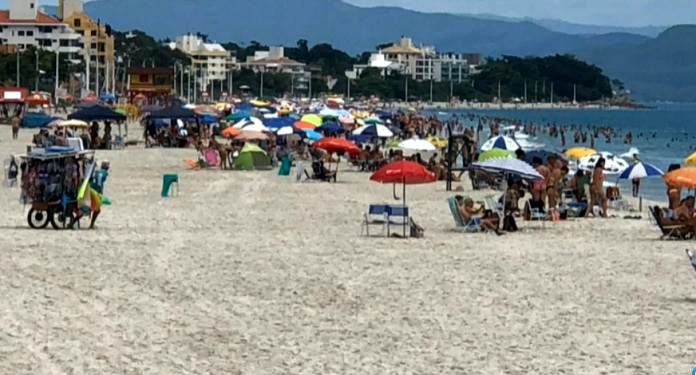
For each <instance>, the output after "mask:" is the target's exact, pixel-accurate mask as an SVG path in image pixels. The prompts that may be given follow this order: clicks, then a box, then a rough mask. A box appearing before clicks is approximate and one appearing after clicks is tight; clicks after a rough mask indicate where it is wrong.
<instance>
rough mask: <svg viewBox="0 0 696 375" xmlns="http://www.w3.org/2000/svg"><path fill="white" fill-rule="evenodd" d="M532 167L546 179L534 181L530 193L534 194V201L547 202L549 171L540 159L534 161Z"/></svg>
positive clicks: (536, 158)
mask: <svg viewBox="0 0 696 375" xmlns="http://www.w3.org/2000/svg"><path fill="white" fill-rule="evenodd" d="M532 166H533V167H534V169H536V171H537V172H539V174H540V175H541V176H542V177H543V178H544V179H543V180H540V181H534V183H533V184H532V189H531V191H530V193H532V199H534V200H537V201H542V202H543V201H545V200H546V180H547V179H548V177H549V169H548V168H547V167H546V166H544V162H543V160H541V158H540V157H535V158H534V159H532Z"/></svg>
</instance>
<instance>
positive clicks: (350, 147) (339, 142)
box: [312, 138, 360, 155]
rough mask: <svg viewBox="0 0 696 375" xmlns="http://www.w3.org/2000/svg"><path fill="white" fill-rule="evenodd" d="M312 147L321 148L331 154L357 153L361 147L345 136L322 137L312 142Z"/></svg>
mask: <svg viewBox="0 0 696 375" xmlns="http://www.w3.org/2000/svg"><path fill="white" fill-rule="evenodd" d="M312 147H314V148H320V149H322V150H325V151H326V152H328V153H330V154H333V153H340V152H343V153H346V154H349V155H356V154H359V153H360V147H358V146H357V145H356V144H355V143H353V142H350V141H348V140H347V139H343V138H322V139H320V140H318V141H316V142H314V143H312Z"/></svg>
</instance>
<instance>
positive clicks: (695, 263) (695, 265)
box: [686, 249, 696, 271]
mask: <svg viewBox="0 0 696 375" xmlns="http://www.w3.org/2000/svg"><path fill="white" fill-rule="evenodd" d="M686 256H687V257H689V263H691V268H693V269H694V271H696V257H694V254H693V253H692V252H691V250H689V249H686Z"/></svg>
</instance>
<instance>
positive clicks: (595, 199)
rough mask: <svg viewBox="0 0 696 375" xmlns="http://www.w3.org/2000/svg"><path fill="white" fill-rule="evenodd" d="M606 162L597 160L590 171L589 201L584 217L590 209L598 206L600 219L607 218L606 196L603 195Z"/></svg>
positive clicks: (601, 159)
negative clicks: (600, 212) (600, 213)
mask: <svg viewBox="0 0 696 375" xmlns="http://www.w3.org/2000/svg"><path fill="white" fill-rule="evenodd" d="M605 163H606V160H604V158H599V159H598V160H597V163H596V164H595V167H594V170H593V171H592V182H591V183H590V197H591V201H590V204H589V205H588V206H589V207H588V210H587V212H586V213H585V216H588V215H589V213H590V211H592V207H594V205H595V204H599V206H600V208H601V210H602V217H607V196H606V194H605V193H604V164H605Z"/></svg>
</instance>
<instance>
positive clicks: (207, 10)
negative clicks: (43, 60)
mask: <svg viewBox="0 0 696 375" xmlns="http://www.w3.org/2000/svg"><path fill="white" fill-rule="evenodd" d="M124 9H137V12H136V11H128V12H124V11H123V10H124ZM85 11H86V12H87V13H88V14H89V15H91V16H92V17H96V18H100V19H101V20H102V21H103V22H108V23H110V24H111V25H112V26H113V27H114V28H116V29H118V30H128V29H141V30H143V31H145V32H147V33H149V34H151V35H154V36H155V37H158V38H166V37H169V38H172V37H174V36H176V35H179V34H183V33H186V32H201V33H204V34H208V35H209V36H210V38H211V39H213V40H218V41H237V42H249V41H251V40H257V41H260V42H262V43H265V44H284V45H288V44H290V45H294V44H295V43H296V42H297V40H298V39H307V40H309V41H310V43H312V44H314V43H320V42H328V43H331V44H333V45H334V46H336V47H338V48H341V49H343V50H346V51H348V52H350V53H358V52H362V51H366V50H372V49H374V47H375V46H376V45H377V44H380V43H385V42H391V41H396V40H398V39H399V37H400V36H401V35H408V36H411V37H412V38H413V40H414V41H415V42H417V43H423V44H427V45H434V46H436V47H437V48H438V50H440V51H454V52H479V53H482V54H484V55H491V56H498V55H500V54H514V55H546V54H551V53H556V52H560V51H567V50H576V49H582V48H587V47H589V46H605V45H607V44H606V43H607V41H606V40H604V39H603V38H598V39H593V37H589V36H578V35H569V34H564V33H557V32H553V31H550V30H548V29H547V28H544V27H542V26H539V25H537V24H534V23H532V22H526V21H522V22H506V21H496V20H484V19H480V18H475V17H465V16H457V15H452V14H436V13H434V14H426V13H419V12H415V11H410V10H405V9H402V8H394V7H376V8H361V7H356V6H353V5H350V4H347V3H345V2H342V1H340V0H293V1H287V0H254V1H248V0H226V1H219V0H97V1H92V2H88V3H87V4H85ZM608 42H609V43H610V44H612V45H613V44H615V42H616V41H615V40H611V41H608Z"/></svg>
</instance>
